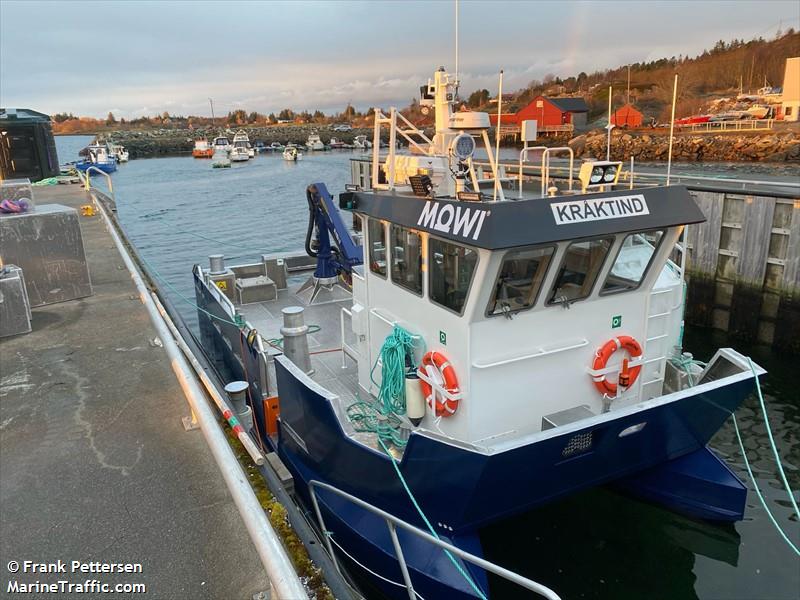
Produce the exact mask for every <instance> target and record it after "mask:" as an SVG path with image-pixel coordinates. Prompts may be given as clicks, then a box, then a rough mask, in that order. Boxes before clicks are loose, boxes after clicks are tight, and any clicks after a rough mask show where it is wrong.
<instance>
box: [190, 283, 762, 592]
mask: <svg viewBox="0 0 800 600" xmlns="http://www.w3.org/2000/svg"><path fill="white" fill-rule="evenodd" d="M195 289H196V292H197V298H198V302H199V303H200V305H201V306H204V307H205V308H206V309H207V310H210V311H211V312H212V313H214V314H217V313H220V316H224V315H223V313H221V312H220V309H219V306H218V305H217V304H216V302H214V301H213V298H211V297H210V295H209V293H208V292H207V291H206V289H205V287H204V285H203V283H202V282H201V281H199V280H198V279H197V277H196V278H195ZM200 325H201V331H203V338H204V340H206V341H208V342H210V346H211V347H210V348H208V347H207V348H208V349H210V350H212V352H211V354H212V355H215V356H216V358H217V359H218V360H221V361H222V362H224V364H225V366H226V368H227V369H229V370H230V372H231V373H233V374H234V376H235V377H239V378H244V379H247V380H248V381H249V382H250V384H251V386H253V387H252V392H253V397H255V398H261V397H264V395H265V394H264V392H266V390H261V389H260V387H259V380H258V378H257V377H251V376H249V375H250V374H254V373H258V369H259V367H258V356H257V353H256V352H255V351H254V350H253V348H252V347H251V346H250V344H249V343H248V342H247V340H246V338H245V337H244V335H243V334H242V332H241V331H239V330H238V329H237V328H235V327H234V326H233V325H228V324H227V323H224V322H223V321H218V322H215V323H213V324H212V323H211V322H210V321H209V320H208V319H207V318H204V316H203V315H201V318H200ZM275 371H276V377H277V391H278V395H279V396H280V409H281V416H280V419H279V421H278V424H279V426H278V441H277V448H276V449H277V452H278V454H279V455H280V457H281V459H282V460H283V462H284V463H285V464H286V466H287V468H288V469H289V470H290V472H291V473H292V475H293V477H294V479H295V490H296V493H297V494H298V496H299V497H300V499H301V500H302V501H303V502H304V503H305V504H306V506H307V507H309V508H310V507H311V498H310V494H309V487H308V483H309V482H310V481H312V480H318V481H322V482H325V483H328V484H331V485H333V486H335V487H337V488H340V489H341V490H344V491H345V492H348V493H350V494H352V495H354V496H357V497H359V498H361V499H362V500H364V501H366V502H368V503H370V504H373V505H375V506H377V507H379V508H381V509H383V510H385V511H387V512H389V513H392V514H394V515H395V516H397V517H399V518H401V519H404V520H406V521H408V522H410V523H412V524H414V525H416V526H417V527H419V528H420V529H425V525H424V523H422V521H421V519H420V518H419V515H418V514H417V512H416V510H415V508H414V506H413V505H412V503H411V501H410V500H409V498H408V495H407V493H406V491H405V490H404V488H403V487H402V484H401V482H400V480H399V479H398V477H397V474H396V473H395V471H394V467H393V465H392V463H391V461H390V459H389V457H388V456H387V455H386V454H385V453H383V452H380V451H375V450H373V449H371V448H368V447H366V446H364V445H362V444H360V443H358V442H356V441H354V440H352V439H351V438H350V437H348V436H347V435H346V433H345V432H344V431H343V430H342V427H341V425H340V422H339V419H338V417H337V415H336V413H335V410H334V407H333V405H332V404H331V399H330V398H329V397H328V396H326V392H325V390H323V389H322V388H319V387H318V386H316V384H314V383H313V382H312V381H311V380H309V379H308V378H307V377H306V376H305V375H304V374H302V373H301V372H300V371H299V370H298V369H297V368H296V367H295V366H294V365H293V364H292V363H290V362H289V361H288V359H286V358H285V357H282V356H279V357H277V358H276V360H275ZM752 386H753V382H752V377H749V376H746V375H742V376H738V377H732V378H729V379H727V380H720V381H714V382H712V383H711V384H709V385H704V386H701V387H699V388H696V389H694V390H688V391H686V392H683V393H681V394H676V395H674V396H671V397H666V399H664V400H661V401H658V402H651V403H650V404H649V405H648V406H647V408H645V409H643V410H642V409H639V410H638V411H635V412H634V410H633V409H630V410H629V411H626V410H620V411H615V412H613V413H608V414H606V415H602V416H598V417H594V418H592V419H587V420H586V421H585V422H583V424H584V426H583V427H581V428H578V427H577V425H576V427H575V428H572V429H568V428H559V429H554V430H552V431H550V432H547V433H546V434H545V435H543V436H542V437H541V438H539V439H537V440H536V441H535V443H531V444H528V445H524V446H521V447H518V448H515V449H512V450H508V451H504V452H497V453H495V454H491V455H486V454H481V453H479V452H476V451H473V450H470V449H467V448H463V447H457V446H453V445H450V444H447V443H444V442H441V441H437V440H434V439H432V438H429V437H425V436H422V435H417V434H412V435H411V437H410V439H409V441H408V445H407V446H406V449H405V451H404V454H403V458H402V460H401V461H400V463H399V464H398V466H399V469H400V471H401V472H402V474H403V477H404V478H405V479H406V481H407V482H408V485H409V487H410V489H411V490H412V491H413V493H414V495H415V496H416V498H417V500H418V501H419V504H420V505H421V506H422V508H423V509H424V510H425V513H426V515H427V517H428V518H429V520H430V522H431V523H432V524H433V526H434V527H435V528H436V531H437V533H438V534H439V535H440V536H441V537H442V538H443V539H446V540H449V541H450V542H451V543H453V544H454V545H457V546H458V547H460V548H463V549H464V550H467V551H469V552H471V553H472V554H474V555H477V556H482V550H481V546H480V541H479V537H478V531H479V529H480V528H482V527H484V526H486V525H489V524H491V523H494V522H496V521H499V520H501V519H506V518H508V517H511V516H514V515H518V514H520V513H523V512H526V511H529V510H530V509H532V508H535V507H537V506H541V505H543V504H546V503H549V502H552V501H554V500H556V499H558V498H562V497H564V496H567V495H570V494H573V493H575V492H577V491H580V490H582V489H585V488H589V487H593V486H598V485H602V484H606V483H611V482H614V483H615V484H618V485H619V487H622V488H624V489H625V490H626V491H628V492H630V493H633V494H636V495H638V496H640V497H643V498H645V499H648V500H650V501H654V502H658V503H661V504H664V505H666V506H667V507H668V508H670V509H673V510H677V511H680V512H683V513H685V514H689V515H692V516H695V517H700V518H709V519H721V520H735V519H737V518H741V511H742V510H743V505H744V504H743V503H744V493H745V489H744V486H742V485H741V482H739V481H738V479H737V478H736V477H735V475H733V474H732V473H731V472H730V471H729V470H728V469H727V467H726V466H725V465H724V463H722V462H721V461H720V460H719V459H718V458H717V457H716V456H715V455H713V454H711V453H710V451H708V450H707V449H706V444H707V443H708V441H709V440H710V438H711V437H712V436H713V435H714V434H715V433H716V432H717V431H718V429H719V428H720V426H721V425H722V424H723V423H724V422H725V420H726V419H727V418H728V417H729V415H730V414H731V413H732V412H733V411H735V410H736V408H737V407H738V406H739V405H740V404H741V402H742V401H743V400H744V399H745V398H746V397H747V396H748V395H749V394H750V393H751V391H752ZM698 390H699V391H698ZM670 398H672V400H670ZM253 408H254V416H255V419H256V422H257V425H258V426H257V430H258V431H260V432H263V431H265V430H266V428H265V420H264V411H263V406H262V405H261V404H260V403H255V406H254V407H253ZM612 417H613V418H612ZM604 419H605V420H604ZM642 423H645V425H644V426H643V427H634V426H640V425H641V424H642ZM631 428H633V429H634V431H635V433H631V434H630V435H623V436H622V437H620V433H622V432H623V431H625V430H626V429H627V430H629V431H630V430H631ZM548 436H549V437H548ZM576 440H580V441H581V442H582V444H580V446H581V449H582V451H581V452H580V453H577V454H576V453H572V454H570V452H569V451H568V448H569V447H574V446H575V444H574V442H575V441H576ZM263 441H264V442H265V443H266V444H267V445H268V446H269V447H275V442H274V440H273V439H271V438H269V437H266V436H263ZM571 442H572V444H571ZM318 498H319V501H320V507H321V510H322V513H323V516H324V519H325V525H326V529H327V530H328V531H329V532H332V540H333V541H334V542H335V543H337V544H339V545H340V546H341V547H342V548H343V549H344V550H345V551H346V552H347V553H349V554H350V555H352V557H354V559H356V560H357V561H358V563H359V565H360V566H356V567H355V569H354V570H355V571H356V572H360V573H364V571H363V570H362V567H366V568H368V569H370V570H371V571H374V572H375V573H379V574H380V575H381V577H383V578H386V579H390V580H391V581H393V582H395V583H399V582H402V576H401V573H400V569H399V567H398V565H397V561H396V558H395V553H394V549H393V546H392V544H391V540H390V537H389V534H388V530H387V527H386V524H385V523H384V522H383V520H382V519H380V518H378V517H376V516H375V515H373V514H371V513H368V512H366V511H365V510H364V509H360V508H358V507H356V506H354V505H352V504H351V503H350V502H349V501H347V500H345V499H342V498H341V497H338V496H334V495H333V494H332V493H330V492H325V491H320V492H318ZM398 533H399V535H400V540H401V544H402V548H403V551H404V554H405V557H406V559H407V561H408V563H409V571H410V572H411V578H412V581H413V583H414V586H415V588H416V589H417V591H418V592H419V593H420V594H421V595H422V596H423V597H424V598H454V599H459V598H474V597H477V594H476V593H475V592H474V591H473V590H472V589H471V587H470V586H469V584H468V583H467V582H466V581H465V579H464V578H463V576H462V575H461V574H460V573H459V572H458V570H457V569H456V568H455V567H454V566H453V564H452V563H451V561H450V560H449V559H448V558H447V557H446V556H445V554H444V553H443V552H442V550H441V549H438V548H435V547H433V546H432V545H431V544H429V543H427V542H425V541H423V540H420V539H418V538H416V537H414V536H411V535H410V534H402V533H400V532H398ZM337 556H339V558H340V559H342V560H345V562H347V561H349V559H346V558H344V555H343V554H342V553H337ZM459 564H460V566H461V568H462V569H464V570H465V571H467V572H469V573H470V576H471V577H472V580H473V581H474V582H475V584H476V585H477V586H478V587H480V588H481V590H482V591H483V593H484V594H485V595H487V596H488V582H487V577H486V574H485V572H483V570H481V569H480V568H477V567H472V566H469V565H465V564H464V563H461V562H460V563H459ZM369 580H370V583H371V585H373V586H374V587H375V588H377V589H379V590H380V591H381V593H383V594H385V595H386V596H388V597H390V598H398V599H403V598H407V597H408V594H407V592H406V590H405V588H403V587H397V586H396V585H393V584H391V583H387V582H386V581H384V580H383V579H381V578H380V577H373V576H369Z"/></svg>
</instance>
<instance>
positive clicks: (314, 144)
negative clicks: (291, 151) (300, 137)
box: [306, 132, 325, 150]
mask: <svg viewBox="0 0 800 600" xmlns="http://www.w3.org/2000/svg"><path fill="white" fill-rule="evenodd" d="M306 148H307V149H308V150H325V144H323V143H322V139H321V138H320V137H319V134H317V133H316V132H314V133H312V134H310V135H309V136H308V139H307V140H306Z"/></svg>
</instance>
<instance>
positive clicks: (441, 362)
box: [417, 351, 461, 417]
mask: <svg viewBox="0 0 800 600" xmlns="http://www.w3.org/2000/svg"><path fill="white" fill-rule="evenodd" d="M417 375H421V376H422V377H427V378H428V379H432V380H433V381H435V382H436V383H437V384H439V385H440V386H442V387H443V388H444V389H446V390H447V393H448V394H450V395H451V396H453V398H446V397H440V396H441V394H436V393H435V392H434V390H433V386H432V385H431V384H430V383H428V382H427V381H425V380H424V379H422V377H420V380H419V384H420V386H421V388H422V394H423V396H425V401H426V402H427V403H428V406H429V407H430V408H431V410H435V411H436V416H437V417H452V416H453V415H454V414H455V413H456V410H457V409H458V401H459V400H460V399H461V388H459V387H458V378H457V377H456V370H455V369H454V368H453V365H451V364H450V361H449V360H447V357H446V356H445V355H444V354H442V353H441V352H436V351H432V352H428V353H427V354H425V356H423V357H422V364H421V365H420V367H419V369H418V370H417Z"/></svg>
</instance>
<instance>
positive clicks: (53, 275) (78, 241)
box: [0, 204, 92, 308]
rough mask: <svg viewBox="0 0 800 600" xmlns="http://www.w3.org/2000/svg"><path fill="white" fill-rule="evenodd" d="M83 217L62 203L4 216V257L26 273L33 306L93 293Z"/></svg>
mask: <svg viewBox="0 0 800 600" xmlns="http://www.w3.org/2000/svg"><path fill="white" fill-rule="evenodd" d="M79 219H80V217H79V216H78V211H76V210H75V209H74V208H69V207H67V206H62V205H60V204H43V205H40V206H38V207H37V208H36V211H35V212H32V213H24V214H15V215H5V216H3V217H0V239H1V240H2V241H3V245H2V248H0V257H1V258H2V262H4V263H6V264H9V263H12V264H15V265H18V266H19V267H21V268H22V270H23V271H24V272H25V287H26V289H27V291H28V298H29V300H30V305H31V307H34V308H35V307H37V306H42V305H44V304H53V303H55V302H65V301H66V300H73V299H75V298H85V297H86V296H91V295H92V282H91V279H90V277H89V267H88V266H87V264H86V255H85V253H84V250H83V237H82V235H81V226H80V222H79Z"/></svg>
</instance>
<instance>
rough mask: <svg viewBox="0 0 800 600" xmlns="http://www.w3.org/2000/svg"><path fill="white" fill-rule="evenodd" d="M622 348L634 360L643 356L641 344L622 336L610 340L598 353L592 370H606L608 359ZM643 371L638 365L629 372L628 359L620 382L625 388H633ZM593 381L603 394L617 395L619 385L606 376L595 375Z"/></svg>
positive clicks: (623, 365)
mask: <svg viewBox="0 0 800 600" xmlns="http://www.w3.org/2000/svg"><path fill="white" fill-rule="evenodd" d="M620 348H623V349H624V350H626V351H627V352H628V354H629V355H630V357H631V358H634V359H635V358H639V357H640V356H641V355H642V347H641V346H640V345H639V342H637V341H636V340H635V339H634V338H632V337H631V336H629V335H620V336H618V337H615V338H613V339H610V340H608V341H607V342H606V343H605V344H603V347H602V348H600V349H599V350H598V351H597V353H596V354H595V356H594V362H593V363H592V370H594V371H601V370H603V369H605V368H606V364H608V359H609V358H611V355H612V354H614V352H616V351H617V350H618V349H620ZM641 370H642V366H641V365H636V366H635V367H632V368H631V369H630V370H628V359H627V358H626V359H625V360H623V361H622V370H621V371H620V381H621V382H622V384H623V386H624V387H630V386H632V385H633V384H634V383H635V382H636V379H637V378H638V377H639V373H640V372H641ZM592 381H593V382H594V386H595V387H596V388H597V389H598V391H599V392H600V393H601V394H604V395H606V396H616V395H617V384H616V383H614V382H613V381H609V380H608V378H607V377H606V375H605V374H602V375H594V374H593V375H592ZM626 381H627V382H626Z"/></svg>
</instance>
